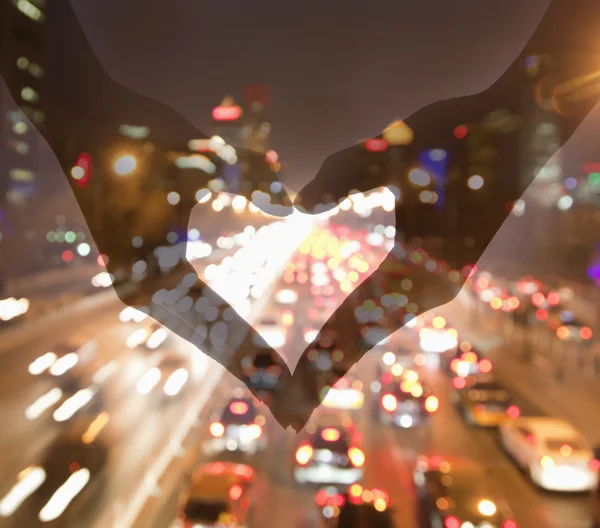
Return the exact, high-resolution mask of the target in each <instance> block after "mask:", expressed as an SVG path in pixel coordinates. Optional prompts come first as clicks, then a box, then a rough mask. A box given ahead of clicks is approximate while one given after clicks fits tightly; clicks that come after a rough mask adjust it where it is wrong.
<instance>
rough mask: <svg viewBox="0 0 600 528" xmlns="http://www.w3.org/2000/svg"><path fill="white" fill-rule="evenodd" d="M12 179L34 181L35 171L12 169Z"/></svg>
mask: <svg viewBox="0 0 600 528" xmlns="http://www.w3.org/2000/svg"><path fill="white" fill-rule="evenodd" d="M9 174H10V179H11V180H14V181H23V182H32V181H35V173H33V172H31V171H29V170H25V169H12V170H11V171H10V173H9Z"/></svg>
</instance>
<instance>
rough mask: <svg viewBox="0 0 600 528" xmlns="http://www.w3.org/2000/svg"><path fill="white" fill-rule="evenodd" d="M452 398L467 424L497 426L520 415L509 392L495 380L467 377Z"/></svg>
mask: <svg viewBox="0 0 600 528" xmlns="http://www.w3.org/2000/svg"><path fill="white" fill-rule="evenodd" d="M453 400H454V402H455V403H456V405H457V406H458V408H459V410H460V412H461V414H462V415H463V417H464V419H465V421H466V422H467V423H468V424H469V425H477V426H479V427H498V426H499V425H500V424H501V423H502V422H504V421H505V420H511V419H516V418H518V417H519V416H520V415H521V410H520V409H519V407H518V406H516V405H514V404H513V403H512V402H511V395H510V393H509V392H508V391H507V390H506V389H505V388H504V387H503V386H502V385H501V384H499V383H497V382H495V381H481V380H478V379H477V378H473V377H471V378H468V379H467V380H466V385H465V387H463V388H461V389H458V390H456V392H455V393H454V395H453Z"/></svg>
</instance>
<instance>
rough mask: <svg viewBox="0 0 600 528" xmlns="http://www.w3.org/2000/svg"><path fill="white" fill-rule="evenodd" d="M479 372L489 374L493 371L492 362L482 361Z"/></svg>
mask: <svg viewBox="0 0 600 528" xmlns="http://www.w3.org/2000/svg"><path fill="white" fill-rule="evenodd" d="M479 371H480V372H483V373H484V374H488V373H489V372H491V371H492V362H491V361H490V360H489V359H482V360H481V361H480V362H479Z"/></svg>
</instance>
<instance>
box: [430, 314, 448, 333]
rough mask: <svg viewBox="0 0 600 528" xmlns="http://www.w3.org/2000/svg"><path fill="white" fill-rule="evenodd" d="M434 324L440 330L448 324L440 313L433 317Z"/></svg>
mask: <svg viewBox="0 0 600 528" xmlns="http://www.w3.org/2000/svg"><path fill="white" fill-rule="evenodd" d="M432 324H433V327H434V328H437V329H438V330H440V329H442V328H444V327H445V326H446V319H444V318H443V317H441V316H439V315H438V316H437V317H434V318H433V321H432Z"/></svg>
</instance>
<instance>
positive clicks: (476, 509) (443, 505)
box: [413, 455, 517, 528]
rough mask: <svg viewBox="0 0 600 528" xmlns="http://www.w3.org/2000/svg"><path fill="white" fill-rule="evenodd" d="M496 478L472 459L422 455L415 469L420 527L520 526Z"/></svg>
mask: <svg viewBox="0 0 600 528" xmlns="http://www.w3.org/2000/svg"><path fill="white" fill-rule="evenodd" d="M494 480H495V479H494V475H493V473H492V472H491V471H488V470H487V468H485V467H483V466H481V465H480V464H477V463H475V462H474V461H472V460H470V459H466V458H453V459H451V458H446V457H441V456H435V455H434V456H429V457H427V456H423V457H419V459H418V460H417V463H416V467H415V470H414V472H413V481H414V485H415V488H416V492H417V500H418V506H417V518H418V526H419V528H429V527H431V526H439V527H444V528H463V527H466V526H469V527H489V528H517V523H516V522H515V520H514V516H513V514H512V512H511V511H510V509H509V507H508V505H507V503H506V500H505V499H504V497H503V496H502V495H500V494H499V493H498V490H497V489H496V488H495V486H494Z"/></svg>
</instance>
